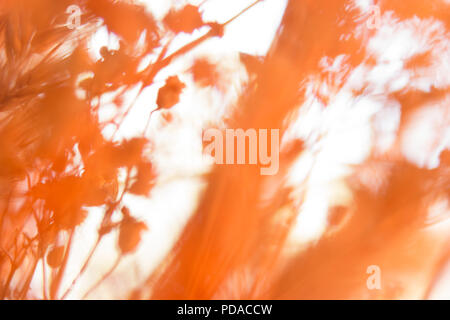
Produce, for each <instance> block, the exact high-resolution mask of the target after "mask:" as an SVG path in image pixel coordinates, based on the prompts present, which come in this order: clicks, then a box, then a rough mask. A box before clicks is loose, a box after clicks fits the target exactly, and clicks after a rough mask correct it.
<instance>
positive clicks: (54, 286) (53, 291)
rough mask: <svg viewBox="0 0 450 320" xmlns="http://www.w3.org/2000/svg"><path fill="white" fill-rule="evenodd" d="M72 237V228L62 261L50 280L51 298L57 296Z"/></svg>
mask: <svg viewBox="0 0 450 320" xmlns="http://www.w3.org/2000/svg"><path fill="white" fill-rule="evenodd" d="M73 237H74V230H72V231H71V232H70V236H69V242H68V244H67V249H66V252H65V254H64V260H63V263H62V265H61V267H60V268H59V270H58V273H57V275H56V277H55V279H54V280H53V281H52V284H51V287H50V298H51V299H56V298H57V295H58V290H59V287H60V286H61V281H62V278H63V276H64V271H65V270H66V266H67V261H68V260H69V255H70V250H71V248H72V242H73Z"/></svg>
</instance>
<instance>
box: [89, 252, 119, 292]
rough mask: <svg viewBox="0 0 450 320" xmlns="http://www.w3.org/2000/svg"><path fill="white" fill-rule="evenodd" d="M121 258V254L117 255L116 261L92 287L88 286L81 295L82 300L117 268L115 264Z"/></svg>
mask: <svg viewBox="0 0 450 320" xmlns="http://www.w3.org/2000/svg"><path fill="white" fill-rule="evenodd" d="M121 259H122V256H118V257H117V259H116V262H114V264H113V265H112V266H111V268H110V269H109V270H108V272H106V273H105V274H104V275H103V276H102V277H101V278H100V279H99V280H98V281H97V282H96V283H95V284H94V285H93V286H92V287H90V288H89V289H88V290H87V291H86V293H85V294H84V295H83V298H82V299H83V300H84V299H86V298H87V296H89V294H90V293H91V292H92V291H94V290H95V289H97V287H98V286H99V285H100V284H101V283H102V282H103V281H105V280H106V279H107V278H108V277H109V276H110V275H111V274H112V273H113V272H114V270H115V269H116V268H117V266H118V265H119V263H120V261H121Z"/></svg>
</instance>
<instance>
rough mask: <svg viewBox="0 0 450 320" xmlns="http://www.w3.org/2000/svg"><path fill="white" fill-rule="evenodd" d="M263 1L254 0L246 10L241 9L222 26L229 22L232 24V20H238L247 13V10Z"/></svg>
mask: <svg viewBox="0 0 450 320" xmlns="http://www.w3.org/2000/svg"><path fill="white" fill-rule="evenodd" d="M263 1H264V0H256V1H255V2H253V3H252V4H251V5H249V6H248V7H247V8H245V9H243V10H242V11H241V12H239V13H238V14H237V15H235V16H234V17H233V18H231V19H229V20H228V21H227V22H225V23H223V24H222V25H223V26H226V25H228V24H230V23H231V22H233V21H234V20H236V19H237V18H239V17H240V16H241V15H243V14H244V13H245V12H247V11H248V10H250V9H251V8H253V7H254V6H256V5H257V4H258V3H260V2H263Z"/></svg>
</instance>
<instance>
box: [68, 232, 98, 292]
mask: <svg viewBox="0 0 450 320" xmlns="http://www.w3.org/2000/svg"><path fill="white" fill-rule="evenodd" d="M102 238H103V234H101V235H99V236H98V237H97V241H96V242H95V244H94V246H93V247H92V249H91V251H90V252H89V255H88V257H87V258H86V260H85V261H84V263H83V266H82V267H81V269H80V271H79V272H78V275H77V276H76V277H75V279H73V280H72V283H71V284H70V286H69V288H67V290H66V291H65V292H64V294H63V295H62V296H61V299H62V300H64V299H65V298H66V297H67V295H68V294H69V293H70V292H71V291H72V290H73V287H74V286H75V284H76V283H77V281H78V280H79V279H80V278H81V276H82V275H83V274H84V273H85V272H86V269H87V267H88V265H89V263H90V262H91V259H92V257H93V256H94V253H95V251H96V250H97V248H98V245H99V244H100V242H101V240H102Z"/></svg>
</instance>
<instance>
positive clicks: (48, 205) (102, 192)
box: [0, 0, 450, 299]
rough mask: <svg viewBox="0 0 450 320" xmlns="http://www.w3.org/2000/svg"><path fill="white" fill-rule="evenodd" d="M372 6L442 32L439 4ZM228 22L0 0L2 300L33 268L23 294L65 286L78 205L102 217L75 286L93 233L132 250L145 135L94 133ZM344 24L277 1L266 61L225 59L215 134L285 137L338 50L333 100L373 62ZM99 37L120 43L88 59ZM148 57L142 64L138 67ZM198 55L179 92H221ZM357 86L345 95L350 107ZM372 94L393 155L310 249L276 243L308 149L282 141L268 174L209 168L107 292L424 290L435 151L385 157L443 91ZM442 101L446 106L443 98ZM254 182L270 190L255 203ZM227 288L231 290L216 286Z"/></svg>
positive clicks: (308, 7)
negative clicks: (426, 161) (388, 119)
mask: <svg viewBox="0 0 450 320" xmlns="http://www.w3.org/2000/svg"><path fill="white" fill-rule="evenodd" d="M257 2H259V1H257ZM379 4H380V7H381V10H382V11H383V12H386V11H388V10H392V12H393V13H392V14H393V15H394V16H395V19H397V20H398V21H403V20H405V19H409V18H411V17H414V16H417V17H418V18H421V19H437V20H439V21H441V22H442V23H443V25H445V28H446V29H445V32H446V35H448V34H449V30H448V26H449V22H450V16H449V12H450V10H449V9H450V8H449V4H448V2H445V1H441V0H430V1H425V0H414V1H401V0H398V1H380V3H379ZM70 5H77V6H79V8H81V12H82V16H81V25H80V26H78V27H77V28H75V29H71V28H68V27H67V25H66V24H67V18H68V14H67V12H66V9H67V8H68V7H69V6H70ZM230 18H231V17H230ZM227 23H229V22H227ZM227 23H225V24H223V25H222V24H218V23H215V22H205V21H204V20H203V18H202V13H201V10H200V9H199V8H198V7H197V6H193V5H186V6H184V7H181V8H173V9H171V10H170V11H169V12H168V13H167V14H166V15H165V17H163V18H162V19H161V21H158V20H157V19H156V18H155V17H153V15H152V14H151V12H150V11H148V10H147V9H146V8H145V7H144V6H142V5H137V4H134V3H132V2H129V1H112V0H58V1H54V0H8V1H2V2H1V4H0V298H1V299H27V298H35V296H34V295H32V292H31V291H30V283H31V281H32V279H33V277H34V276H35V275H36V273H37V272H40V270H38V268H37V267H38V265H39V263H40V262H41V264H40V265H41V266H42V269H43V271H42V272H43V274H44V276H43V279H44V280H43V282H44V283H43V286H42V287H43V292H42V296H40V297H39V298H50V299H60V298H65V297H66V296H67V294H68V293H69V291H70V288H69V289H65V290H63V289H62V288H61V283H62V279H63V277H64V276H65V269H66V268H67V263H68V258H69V256H70V252H71V246H72V241H73V239H74V232H75V230H76V228H77V227H79V226H80V225H81V224H82V223H83V222H84V221H85V219H86V218H87V216H88V215H89V212H90V209H91V208H92V207H100V208H102V210H103V216H102V222H101V226H100V228H99V230H98V234H97V241H96V244H95V247H94V248H92V251H91V253H90V254H89V256H88V258H87V260H86V261H85V262H84V264H83V267H82V268H81V270H80V272H79V276H81V275H82V274H83V273H84V272H85V271H86V269H87V268H88V267H89V262H90V258H91V257H92V255H93V253H94V252H95V250H96V248H97V247H98V244H99V243H100V242H101V241H102V239H103V237H105V236H106V235H108V234H110V233H111V232H112V231H117V232H118V239H117V251H118V257H119V258H118V262H119V261H120V259H121V258H122V257H123V256H124V255H126V254H130V253H132V252H134V251H135V250H136V249H137V247H138V246H139V244H140V241H141V235H142V233H143V232H151V229H150V228H148V227H147V226H146V224H145V223H144V222H142V221H139V220H138V219H137V218H135V217H133V212H130V210H129V209H128V208H127V207H125V206H124V204H123V198H124V196H125V194H133V195H136V196H144V197H149V196H150V193H151V191H152V188H153V187H154V185H155V183H156V178H157V172H156V170H155V168H154V166H153V164H152V162H151V159H150V157H149V154H150V153H151V143H150V138H149V137H148V136H146V135H145V134H143V135H142V136H136V137H134V138H131V139H127V140H119V139H115V138H114V135H113V137H112V138H111V137H109V138H106V137H105V135H104V134H103V129H104V128H105V127H106V126H108V125H112V126H114V127H115V128H116V130H118V129H119V128H120V126H121V125H122V123H123V121H124V117H126V114H127V112H126V111H125V112H123V111H124V110H123V109H125V108H126V105H125V103H124V100H125V98H124V97H125V94H126V93H127V92H129V90H131V89H133V88H135V87H136V86H140V91H139V92H142V90H143V89H144V88H146V87H149V86H153V85H155V84H154V78H155V76H156V75H158V73H159V72H160V71H162V70H163V69H165V68H166V67H167V66H169V65H170V64H171V63H172V62H173V61H174V60H175V59H177V58H180V57H182V56H183V55H185V54H187V53H188V52H190V51H191V50H192V49H194V48H195V47H196V46H197V45H199V44H200V43H202V42H204V41H207V40H208V39H210V38H213V37H218V36H219V37H220V36H221V35H222V34H223V32H226V29H225V26H226V24H227ZM361 24H364V21H362V22H361V16H360V12H359V9H358V8H357V7H356V5H355V3H354V1H351V0H334V1H329V0H302V1H297V0H289V1H288V5H287V8H286V12H285V15H284V18H283V20H282V22H281V26H280V28H279V32H278V33H277V35H276V39H275V40H274V42H273V44H272V46H271V49H270V50H269V52H268V54H267V55H266V56H264V57H255V56H251V55H245V54H242V55H241V61H242V63H243V64H244V65H245V67H246V68H247V71H248V75H249V81H248V82H247V84H246V87H245V88H243V93H242V95H241V96H240V98H239V101H238V103H237V108H236V110H235V112H234V113H233V114H232V115H231V117H230V118H229V119H227V124H229V126H230V127H233V128H272V129H281V131H282V134H285V133H286V132H287V130H288V127H289V123H288V122H289V119H292V115H293V114H296V112H298V107H299V105H303V103H304V102H305V97H306V89H305V83H306V82H307V81H308V79H310V77H312V76H317V77H321V78H322V79H328V80H329V79H330V78H331V77H332V75H330V74H327V72H325V71H323V70H322V69H321V68H320V62H321V61H322V60H323V58H324V57H331V58H335V57H337V56H339V55H345V57H346V63H347V70H346V71H345V72H342V74H340V76H341V81H336V83H334V85H335V90H337V91H338V90H340V89H342V87H343V86H344V84H345V80H346V79H348V75H349V74H350V73H351V71H352V70H355V69H356V68H357V67H358V66H359V65H361V64H363V63H365V64H367V65H370V64H371V63H372V64H373V63H374V62H373V60H374V59H375V58H374V57H373V56H371V55H370V54H369V53H368V52H367V43H368V40H367V39H368V37H370V35H368V34H358V32H356V31H355V30H357V29H358V28H360V27H361ZM103 26H105V27H106V28H107V30H108V32H110V33H114V34H115V35H116V36H117V37H118V38H119V39H120V46H119V48H118V49H117V50H112V49H109V48H107V47H103V48H102V49H101V50H100V55H101V58H99V59H98V60H96V59H94V58H93V57H92V55H90V54H89V41H90V40H91V38H92V36H93V34H95V32H97V31H98V30H99V29H100V28H101V27H103ZM202 28H205V29H206V31H205V33H204V35H203V36H200V37H199V38H198V39H197V40H194V41H193V42H192V43H189V44H187V45H185V46H184V47H182V48H181V49H179V50H178V51H175V52H174V53H171V54H167V50H168V43H170V41H171V39H173V38H175V37H177V36H178V35H179V34H192V33H194V31H196V30H201V29H202ZM363 33H364V32H363ZM150 54H152V55H154V56H156V57H157V58H156V59H155V60H153V61H152V62H151V63H150V64H149V65H148V66H146V67H144V68H139V66H140V65H141V63H142V62H143V61H144V59H145V58H146V57H147V56H148V55H150ZM430 59H431V60H432V59H433V57H432V54H431V52H427V53H425V54H423V55H421V56H417V57H415V58H414V59H411V60H410V61H407V62H406V63H405V66H406V68H407V69H408V70H415V69H418V68H421V67H423V66H427V65H430V64H431V63H432V61H430ZM211 61H212V60H209V59H208V58H199V59H197V60H195V61H194V63H193V65H192V67H191V69H190V70H189V72H190V73H192V76H193V79H194V82H195V84H196V85H198V86H199V87H203V88H205V87H218V88H220V89H221V90H226V88H223V84H222V83H221V79H220V74H219V71H218V68H217V66H216V65H215V64H214V63H213V62H211ZM185 88H186V84H185V83H183V82H182V81H181V80H180V78H179V77H178V76H177V75H172V76H170V77H168V78H167V79H166V81H165V83H164V85H163V86H162V87H161V88H160V89H159V92H158V96H157V99H156V101H154V105H155V106H157V107H156V108H157V110H159V109H171V108H173V107H174V106H175V105H176V104H178V103H179V101H180V99H182V98H183V97H182V92H183V89H185ZM368 90H369V91H370V88H363V89H362V90H361V91H360V92H355V98H358V97H359V96H361V97H362V96H364V95H365V94H367V92H368ZM105 94H110V95H112V96H113V97H114V101H115V103H116V106H117V116H115V117H114V118H113V119H112V120H110V121H108V122H104V121H103V122H102V121H100V117H99V104H100V100H101V97H102V96H104V95H105ZM315 94H316V98H317V99H320V100H321V101H323V102H324V104H325V105H326V104H327V101H328V99H330V97H329V96H326V95H322V94H321V93H320V92H319V91H317V92H315ZM381 94H385V95H386V96H387V98H388V99H391V100H395V101H396V102H398V103H399V104H400V105H401V125H400V129H399V132H398V133H397V137H396V139H397V141H398V142H397V143H395V144H394V147H393V148H392V150H389V151H388V152H386V153H384V154H382V155H380V154H376V153H375V152H374V153H373V154H371V156H370V157H369V159H367V160H366V161H365V162H364V163H363V164H361V165H358V166H355V167H354V168H352V170H353V171H352V174H351V175H350V176H349V178H348V181H346V184H347V185H348V187H349V189H351V191H352V201H351V203H348V204H346V205H345V206H340V207H336V208H332V209H331V212H330V223H329V226H328V228H329V229H327V230H326V231H325V233H324V236H323V237H322V238H321V239H320V240H318V241H317V242H316V243H314V244H310V245H309V246H308V247H307V248H304V249H303V250H300V251H299V252H298V253H296V254H295V255H293V256H292V255H287V254H286V253H285V250H284V249H285V248H286V247H287V244H288V238H289V234H290V232H291V231H292V228H293V225H294V222H295V220H296V218H297V212H298V211H299V208H300V207H301V203H302V201H303V198H302V196H300V197H294V196H293V187H292V186H288V185H287V183H286V176H287V175H288V173H289V169H290V168H291V165H292V164H293V163H294V162H295V160H296V159H297V158H298V156H300V155H301V154H302V153H303V152H304V151H305V150H306V149H307V148H308V147H309V146H308V145H307V144H305V143H304V141H300V140H296V141H294V142H292V143H291V144H288V146H287V147H284V148H283V150H282V153H281V155H280V171H279V173H278V174H277V175H276V176H273V177H269V178H268V177H264V176H261V175H260V174H259V168H258V167H256V166H216V167H214V168H213V169H212V171H211V172H210V174H209V175H208V176H207V177H206V179H205V182H206V185H207V186H206V189H205V191H204V192H203V194H202V197H201V199H200V202H199V205H198V208H197V209H196V211H195V212H194V214H193V216H192V218H191V219H190V220H189V222H188V224H187V225H186V226H185V228H184V230H183V232H182V234H181V235H180V237H179V240H178V242H177V243H176V245H175V246H174V248H173V250H172V251H171V252H170V254H169V258H168V259H167V260H165V261H164V263H162V264H161V266H160V267H159V268H157V269H156V270H155V272H152V273H151V274H149V277H148V280H147V281H145V282H143V283H142V284H141V285H140V286H139V287H138V288H136V290H135V291H134V292H133V295H132V296H131V293H128V292H124V293H123V296H124V297H125V298H126V297H129V296H130V297H133V298H143V299H146V298H169V299H192V298H197V299H211V298H271V299H278V298H283V299H285V298H287V299H297V298H401V297H411V296H412V297H426V294H427V293H428V290H429V286H430V284H432V283H433V281H434V277H435V276H436V274H437V273H438V271H439V270H438V269H439V268H438V266H440V263H441V262H440V261H441V260H440V258H441V257H442V256H443V255H445V252H444V251H445V250H448V246H447V247H446V243H447V242H448V239H442V238H439V239H436V238H433V237H432V236H430V235H429V234H428V233H426V232H425V231H424V229H425V228H426V227H427V226H428V218H427V217H428V210H429V207H430V206H431V205H432V204H433V203H434V201H436V200H439V199H443V200H446V201H448V197H449V190H450V173H449V170H450V168H449V160H448V151H445V152H443V153H442V154H441V158H440V159H441V161H440V164H439V166H437V167H436V168H434V169H427V168H419V167H417V166H415V165H413V164H411V163H409V162H408V161H406V159H404V157H403V156H402V154H401V150H400V149H401V146H400V139H401V137H402V135H403V133H404V132H403V129H404V128H406V127H407V124H408V121H409V120H410V115H411V114H413V113H414V112H415V111H416V110H417V109H420V108H422V107H424V105H425V104H428V103H435V102H437V101H441V100H442V99H445V98H447V103H448V95H449V88H448V87H445V86H442V85H439V86H438V85H436V86H432V87H431V88H430V90H421V89H418V88H413V87H408V86H407V87H405V88H403V89H402V90H398V91H395V90H392V91H390V92H387V91H386V92H381ZM446 108H447V109H446V110H447V113H448V105H447V106H446ZM155 111H156V110H155ZM124 114H125V116H124ZM150 114H151V110H149V112H148V115H149V116H150ZM165 117H170V116H168V115H167V114H166V115H165ZM447 118H448V115H447ZM436 130H438V128H436ZM144 131H145V130H144ZM367 175H368V176H369V179H373V180H382V182H381V183H379V186H378V187H377V188H372V187H371V186H370V185H368V184H367V183H365V181H366V180H365V179H364V178H363V176H365V177H366V178H367ZM268 186H271V187H270V188H268ZM299 188H300V187H299ZM267 189H271V190H275V191H273V192H272V193H271V195H270V198H269V199H268V200H267V199H266V200H265V201H263V200H262V198H263V194H265V193H266V190H267ZM411 246H412V247H413V249H410V248H411ZM150 250H151V249H150ZM373 260H376V261H379V264H381V265H382V267H383V270H386V271H385V272H386V273H385V277H386V279H388V280H387V281H389V285H388V286H386V287H384V288H383V289H382V290H381V291H377V292H375V293H373V292H369V291H367V290H366V289H365V285H366V284H365V280H366V278H364V277H363V276H361V273H362V274H364V273H365V269H361V268H365V267H366V266H367V265H370V264H372V261H373ZM116 265H117V263H116V264H115V266H116ZM46 272H47V273H48V275H45V274H46ZM149 273H150V272H149ZM246 273H250V274H251V276H250V278H251V279H250V280H249V279H241V278H240V277H243V276H242V275H243V274H246ZM400 273H403V274H405V276H401V275H399V274H400ZM333 274H339V276H334V275H333ZM357 275H359V276H357ZM406 278H407V279H406ZM76 280H77V279H74V280H73V281H74V283H75V282H76ZM102 280H104V279H102ZM408 281H409V282H408ZM95 286H96V285H94V287H95ZM229 286H231V287H232V289H227V290H225V289H224V288H228V287H229ZM94 287H93V288H94ZM91 289H92V288H91ZM89 291H91V290H89ZM231 292H233V293H231Z"/></svg>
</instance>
